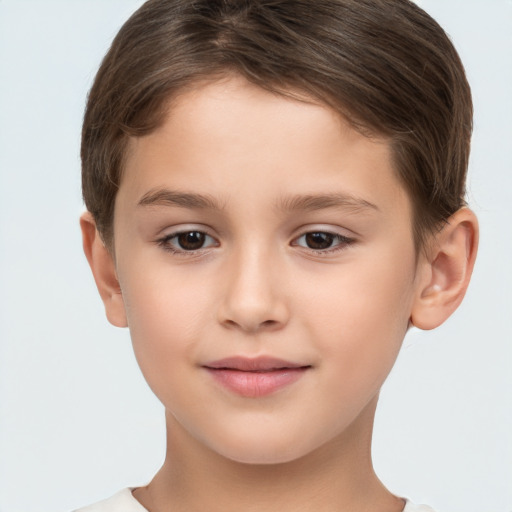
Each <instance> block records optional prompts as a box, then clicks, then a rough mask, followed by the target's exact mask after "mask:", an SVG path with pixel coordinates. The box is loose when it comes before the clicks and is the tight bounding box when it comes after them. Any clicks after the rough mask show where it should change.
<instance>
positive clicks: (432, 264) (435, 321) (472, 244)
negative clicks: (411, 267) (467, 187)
mask: <svg viewBox="0 0 512 512" xmlns="http://www.w3.org/2000/svg"><path fill="white" fill-rule="evenodd" d="M477 247H478V221H477V219H476V216H475V214H474V213H473V212H472V211H471V210H470V209H469V208H461V209H460V210H458V211H457V212H456V213H455V214H453V215H452V216H451V217H450V219H449V220H448V223H447V224H446V225H445V226H444V227H443V229H442V230H441V231H440V232H439V233H437V234H436V235H435V236H434V239H433V240H432V245H431V247H429V250H428V254H426V255H425V256H422V257H421V260H420V262H419V264H418V269H417V279H418V288H417V293H416V296H415V300H414V303H413V308H412V312H411V324H412V325H414V326H415V327H419V328H420V329H434V328H435V327H438V326H439V325H441V324H442V323H443V322H444V321H445V320H446V319H447V318H448V317H449V316H450V315H451V314H452V313H453V312H454V311H455V310H456V309H457V307H458V306H459V304H460V303H461V301H462V299H463V298H464V295H465V293H466V290H467V288H468V285H469V280H470V278H471V273H472V272H473V266H474V264H475V258H476V252H477Z"/></svg>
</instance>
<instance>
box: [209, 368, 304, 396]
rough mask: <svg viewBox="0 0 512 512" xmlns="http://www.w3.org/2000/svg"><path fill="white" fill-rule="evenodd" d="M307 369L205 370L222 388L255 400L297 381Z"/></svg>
mask: <svg viewBox="0 0 512 512" xmlns="http://www.w3.org/2000/svg"><path fill="white" fill-rule="evenodd" d="M307 369H308V367H301V368H282V369H277V370H270V371H258V372H251V371H241V370H231V369H225V368H219V369H217V368H206V370H208V372H209V373H210V375H211V376H212V377H213V378H214V379H215V380H216V381H217V382H218V383H220V384H221V385H222V386H224V387H225V388H227V389H229V390H230V391H233V392H234V393H236V394H238V395H241V396H245V397H250V398H257V397H263V396H267V395H270V394H272V393H275V392H276V391H279V390H280V389H283V388H285V387H287V386H289V385H291V384H293V383H294V382H296V381H297V380H299V379H300V378H301V377H302V376H303V375H304V373H305V372H306V370H307Z"/></svg>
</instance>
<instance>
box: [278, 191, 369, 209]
mask: <svg viewBox="0 0 512 512" xmlns="http://www.w3.org/2000/svg"><path fill="white" fill-rule="evenodd" d="M277 206H278V208H279V209H281V210H284V211H298V210H305V211H314V210H323V209H327V208H347V209H351V210H357V211H359V210H375V211H379V207H378V206H377V205H375V204H373V203H371V202H370V201H367V200H366V199H362V198H359V197H356V196H353V195H350V194H346V193H340V192H334V193H329V194H306V195H297V196H290V197H282V198H281V199H280V200H279V201H278V204H277Z"/></svg>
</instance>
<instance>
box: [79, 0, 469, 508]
mask: <svg viewBox="0 0 512 512" xmlns="http://www.w3.org/2000/svg"><path fill="white" fill-rule="evenodd" d="M471 126H472V107H471V96H470V91H469V86H468V84H467V81H466V78H465V74H464V70H463V67H462V64H461V62H460V60H459V57H458V55H457V53H456V52H455V50H454V48H453V46H452V44H451V43H450V41H449V39H448V37H447V36H446V34H445V33H444V32H443V30H442V29H441V28H440V27H439V25H437V23H436V22H435V21H433V20H432V19H431V18H430V17H429V16H428V15H427V14H426V13H424V12H423V11H422V10H421V9H419V8H418V7H417V6H416V5H415V4H413V3H411V2H409V1H407V0H357V1H355V0H317V1H315V2H310V1H306V0H231V1H230V0H194V1H191V0H150V1H149V2H147V3H146V4H144V5H143V6H142V7H141V8H140V9H139V10H138V11H137V12H136V13H135V14H134V15H133V16H132V17H131V18H130V20H128V22H127V23H126V24H125V25H124V27H123V28H122V29H121V31H120V32H119V34H118V35H117V37H116V39H115V40H114V43H113V45H112V47H111V49H110V51H109V52H108V54H107V56H106V58H105V60H104V61H103V63H102V65H101V68H100V70H99V72H98V75H97V77H96V80H95V83H94V85H93V87H92V89H91V92H90V96H89V99H88V105H87V109H86V114H85V119H84V127H83V138H82V164H83V193H84V198H85V203H86V206H87V209H88V212H87V213H85V214H84V215H83V216H82V218H81V227H82V232H83V241H84V250H85V253H86V256H87V259H88V261H89V264H90V266H91V269H92V272H93V274H94V278H95V280H96V284H97V286H98V290H99V292H100V295H101V297H102V299H103V302H104V304H105V310H106V314H107V317H108V319H109V321H110V322H111V323H112V324H114V325H116V326H119V327H124V326H128V327H129V329H130V333H131V337H132V341H133V346H134V350H135V354H136V357H137V360H138V362H139V365H140V367H141V369H142V372H143V374H144V376H145V378H146V379H147V381H148V383H149V385H150V387H151V388H152V390H153V391H154V392H155V394H156V395H157V397H158V398H159V399H160V400H161V402H162V403H163V404H164V406H165V410H166V425H167V442H168V448H167V454H166V459H165V462H164V465H163V467H162V468H161V470H160V471H159V472H158V473H157V475H156V476H155V477H154V479H153V480H152V481H151V482H150V484H149V485H146V486H142V487H138V488H135V489H125V490H124V491H121V492H120V493H119V494H117V495H116V496H114V497H112V498H110V499H109V500H107V501H105V502H102V503H101V504H97V505H93V506H91V507H86V508H85V509H82V511H87V512H92V511H109V512H110V511H119V512H121V511H123V512H131V511H134V512H135V511H150V512H161V511H171V510H172V511H173V512H174V511H193V510H208V511H217V510H222V511H225V510H228V511H231V510H233V511H235V510H237V511H238V510H244V511H261V510H264V511H279V512H286V511H288V510H290V511H292V510H293V511H297V510H301V511H310V510H315V511H342V510H343V511H350V512H362V511H383V512H384V511H387V512H400V511H405V512H413V511H427V510H431V509H429V508H428V507H426V506H415V505H413V504H412V503H411V502H408V501H407V500H404V499H402V498H399V497H397V496H394V495H393V494H392V493H390V492H389V491H388V490H387V489H386V488H385V487H384V486H383V485H382V483H381V482H380V481H379V479H378V478H377V476H376V475H375V473H374V471H373V467H372V462H371V455H370V446H371V436H372V424H373V418H374V414H375V408H376V405H377V400H378V395H379V390H380V387H381V386H382V384H383V382H384V380H385V378H386V376H387V375H388V373H389V371H390V370H391V368H392V366H393V363H394V361H395V359H396V357H397V354H398V351H399V349H400V346H401V343H402V341H403V338H404V335H405V334H406V332H407V330H408V329H409V328H410V327H411V326H416V327H419V328H421V329H433V328H435V327H437V326H438V325H440V324H441V323H442V322H443V321H444V320H446V319H447V318H448V317H449V316H450V314H451V313H452V312H453V311H454V310H455V309H456V308H457V306H458V305H459V304H460V302H461V300H462V298H463V296H464V293H465V291H466V288H467V286H468V283H469V279H470V276H471V271H472V268H473V264H474V261H475V256H476V247H477V238H478V227H477V221H476V218H475V216H474V214H473V213H472V212H471V211H470V210H469V209H468V208H467V207H466V206H465V203H464V194H465V176H466V170H467V162H468V154H469V141H470V135H471Z"/></svg>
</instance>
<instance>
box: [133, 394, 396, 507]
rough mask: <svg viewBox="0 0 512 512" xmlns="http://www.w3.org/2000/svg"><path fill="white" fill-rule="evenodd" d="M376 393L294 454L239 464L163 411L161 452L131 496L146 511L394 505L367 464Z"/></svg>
mask: <svg viewBox="0 0 512 512" xmlns="http://www.w3.org/2000/svg"><path fill="white" fill-rule="evenodd" d="M376 403H377V400H376V399H375V400H374V401H372V402H371V403H370V404H369V405H368V406H367V407H366V408H365V409H364V410H363V411H362V413H361V414H360V416H359V417H358V418H357V419H356V420H355V421H354V423H353V424H352V425H351V426H350V427H349V428H348V429H347V430H346V431H345V432H344V433H343V435H342V436H339V437H337V438H335V439H332V440H331V441H330V442H328V443H326V444H325V445H324V446H322V447H320V448H318V449H317V450H315V451H314V452H312V453H309V454H307V455H305V456H304V457H301V458H300V459H297V460H293V461H291V462H286V463H281V464H261V465H260V464H244V463H240V462H236V461H232V460H230V459H227V458H225V457H223V456H221V455H219V454H218V453H216V452H214V451H212V450H210V449H209V448H207V447H205V446H204V445H203V444H202V443H200V442H198V441H197V440H195V439H193V438H192V437H191V436H190V435H189V434H188V432H187V431H186V430H184V429H183V428H182V426H181V425H180V424H179V423H178V422H177V421H176V420H175V419H174V418H173V417H172V416H171V415H170V414H167V417H166V420H167V456H166V460H165V463H164V465H163V466H162V468H161V469H160V471H159V472H158V473H157V475H156V476H155V478H154V479H153V481H152V482H151V483H150V484H149V485H148V486H147V487H140V488H138V489H136V490H135V491H134V493H133V494H134V496H135V497H136V498H137V499H138V500H139V501H140V502H141V503H142V505H143V506H144V507H145V508H147V509H148V510H149V511H150V512H170V511H172V512H189V511H191V510H208V512H220V511H222V512H225V511H231V510H243V511H244V512H253V511H254V512H261V511H262V510H265V512H273V511H276V512H277V511H279V512H288V511H294V512H298V511H301V512H309V511H311V512H313V511H314V512H340V511H350V512H363V511H368V510H386V511H390V512H401V511H402V510H403V507H404V503H403V500H401V499H399V498H397V497H395V496H393V495H392V494H391V493H390V492H389V491H387V490H386V489H385V487H384V486H383V485H382V483H381V482H380V481H379V479H378V478H377V476H376V475H375V472H374V470H373V466H372V462H371V453H370V452H371V437H372V428H373V417H374V414H375V407H376Z"/></svg>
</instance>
